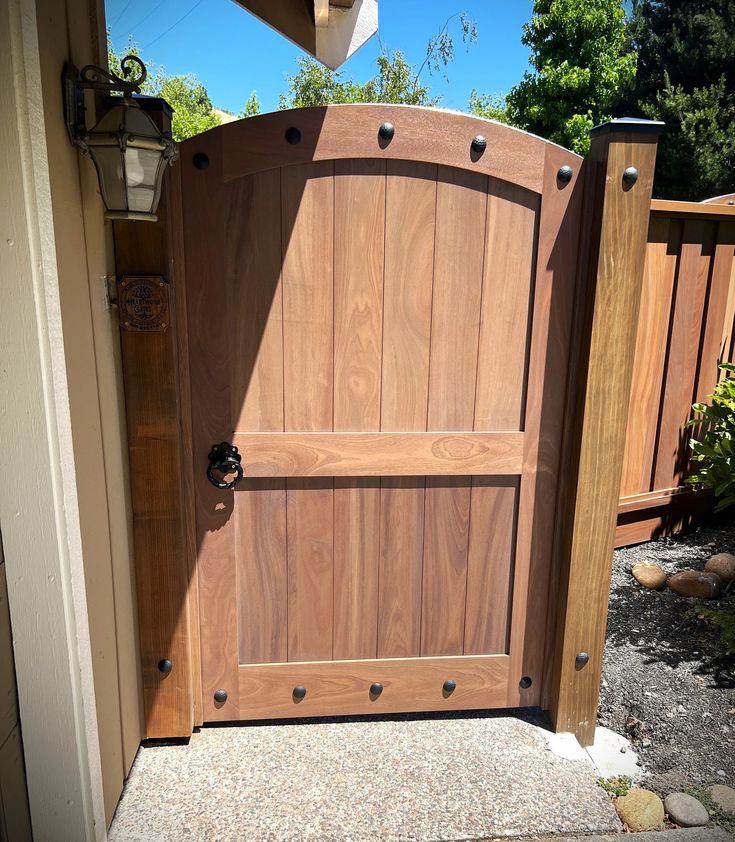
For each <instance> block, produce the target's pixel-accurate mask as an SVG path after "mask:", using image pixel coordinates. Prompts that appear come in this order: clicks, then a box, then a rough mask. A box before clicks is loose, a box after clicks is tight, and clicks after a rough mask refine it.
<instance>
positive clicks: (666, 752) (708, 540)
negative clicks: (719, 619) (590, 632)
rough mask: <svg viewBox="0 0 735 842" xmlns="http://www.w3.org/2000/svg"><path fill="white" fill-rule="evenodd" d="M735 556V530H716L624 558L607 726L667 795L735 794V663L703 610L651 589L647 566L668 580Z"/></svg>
mask: <svg viewBox="0 0 735 842" xmlns="http://www.w3.org/2000/svg"><path fill="white" fill-rule="evenodd" d="M717 552H731V553H735V527H729V528H726V529H722V528H720V529H715V528H708V529H703V530H701V531H698V532H696V533H694V534H692V535H686V536H677V537H676V538H673V539H671V538H664V539H661V540H659V541H651V542H649V543H647V544H640V545H638V546H636V547H628V548H626V549H623V550H618V551H617V552H616V553H615V561H614V568H613V578H612V587H611V592H610V614H609V619H608V626H607V643H606V646H605V660H604V667H603V683H602V694H601V698H600V711H599V724H601V725H606V726H607V727H609V728H612V729H613V730H614V731H617V732H619V733H621V734H626V735H627V736H628V737H629V738H630V739H631V740H632V741H633V743H634V744H635V746H636V748H637V750H638V751H639V753H640V758H641V761H642V763H643V767H644V770H645V773H646V777H645V778H644V785H646V786H648V787H649V788H651V789H653V790H654V791H656V792H658V793H659V794H661V795H666V794H667V793H669V792H672V791H673V790H677V789H684V788H686V787H689V786H693V785H697V784H711V783H724V784H728V785H729V786H735V657H734V656H732V655H730V656H727V655H725V654H724V650H723V648H722V644H721V643H720V640H719V631H718V629H717V628H715V627H713V626H712V625H710V624H708V623H707V622H706V621H703V620H700V619H698V618H697V616H696V613H695V612H694V611H693V608H694V604H695V603H694V600H692V599H684V598H682V597H679V596H676V594H674V593H673V592H672V591H670V590H669V589H668V588H664V589H663V590H662V591H650V590H647V589H646V588H642V587H641V586H640V585H639V584H638V583H637V582H636V581H635V580H634V579H633V577H632V575H631V573H630V570H631V568H632V566H633V565H634V564H636V563H637V562H639V561H652V562H656V563H658V564H660V565H661V566H662V567H663V568H664V570H666V572H667V573H669V574H671V573H677V572H679V571H680V570H685V569H687V568H693V569H699V570H701V569H702V568H703V567H704V564H705V562H706V561H707V559H708V558H709V557H710V555H712V554H713V553H717Z"/></svg>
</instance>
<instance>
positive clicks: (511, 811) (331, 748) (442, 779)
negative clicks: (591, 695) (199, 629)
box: [109, 716, 621, 842]
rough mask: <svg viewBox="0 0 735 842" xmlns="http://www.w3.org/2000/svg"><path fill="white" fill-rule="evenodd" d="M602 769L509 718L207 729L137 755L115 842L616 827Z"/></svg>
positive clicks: (430, 836) (425, 836)
mask: <svg viewBox="0 0 735 842" xmlns="http://www.w3.org/2000/svg"><path fill="white" fill-rule="evenodd" d="M595 781H596V772H595V771H594V769H593V767H592V766H591V764H590V763H589V762H587V761H585V760H569V759H564V758H562V757H558V756H557V755H555V754H553V753H552V752H551V751H549V750H548V749H547V747H546V738H545V732H544V731H543V730H541V729H540V728H538V727H536V726H535V725H533V724H531V723H530V722H525V721H522V720H520V719H515V718H510V717H493V716H460V717H453V718H441V719H436V718H431V719H421V718H402V719H381V720H372V721H347V722H345V721H340V722H326V723H325V722H321V723H320V722H316V723H308V724H295V723H294V724H276V725H273V724H267V725H248V726H242V727H227V728H204V729H202V731H201V732H200V733H198V734H195V735H194V736H193V737H192V739H191V742H190V744H189V745H188V746H157V747H144V748H142V749H141V751H140V753H139V755H138V758H137V760H136V762H135V765H134V767H133V771H132V774H131V776H130V780H129V781H128V784H127V787H126V790H125V793H124V796H123V798H122V801H121V802H120V805H119V807H118V811H117V815H116V817H115V820H114V822H113V826H112V830H111V833H110V837H109V838H110V840H111V842H184V840H196V842H214V840H217V842H229V841H230V840H233V842H234V840H237V841H238V842H245V841H246V840H259V842H260V840H274V841H275V840H325V841H326V840H330V842H332V840H334V842H336V840H376V839H380V840H422V842H425V840H468V839H482V838H490V837H495V838H499V837H517V836H532V835H539V836H541V835H548V834H558V835H561V834H566V835H576V834H589V833H600V834H601V833H607V832H610V831H619V830H620V829H621V827H620V823H619V821H618V819H617V817H616V815H615V811H614V809H613V807H612V805H611V804H610V802H609V800H608V798H607V796H606V795H605V793H604V792H603V791H602V790H601V789H600V788H599V787H597V786H596V783H595Z"/></svg>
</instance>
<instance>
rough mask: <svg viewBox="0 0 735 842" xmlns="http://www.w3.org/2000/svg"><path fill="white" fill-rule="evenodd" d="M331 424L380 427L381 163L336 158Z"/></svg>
mask: <svg viewBox="0 0 735 842" xmlns="http://www.w3.org/2000/svg"><path fill="white" fill-rule="evenodd" d="M334 193H335V195H334V203H335V204H334V225H335V230H334V429H335V430H343V431H350V430H360V431H366V430H379V429H380V380H381V364H382V353H383V257H384V252H385V163H384V162H383V161H337V162H336V163H335V183H334Z"/></svg>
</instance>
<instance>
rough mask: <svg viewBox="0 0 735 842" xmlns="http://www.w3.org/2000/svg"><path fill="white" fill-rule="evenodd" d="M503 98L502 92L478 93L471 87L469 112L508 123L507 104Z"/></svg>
mask: <svg viewBox="0 0 735 842" xmlns="http://www.w3.org/2000/svg"><path fill="white" fill-rule="evenodd" d="M505 99H506V98H505V97H504V96H503V95H502V94H479V93H478V92H477V91H476V90H474V89H473V90H472V91H470V101H469V109H470V113H471V114H475V115H476V116H477V117H484V118H485V119H486V120H497V121H498V122H499V123H509V122H510V118H509V117H508V104H507V103H506V101H505Z"/></svg>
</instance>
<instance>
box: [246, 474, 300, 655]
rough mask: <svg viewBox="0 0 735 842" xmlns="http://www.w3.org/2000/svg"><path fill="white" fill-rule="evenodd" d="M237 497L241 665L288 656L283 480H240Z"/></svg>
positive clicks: (284, 492)
mask: <svg viewBox="0 0 735 842" xmlns="http://www.w3.org/2000/svg"><path fill="white" fill-rule="evenodd" d="M235 497H236V521H235V541H236V547H237V550H236V553H237V590H238V630H239V658H238V662H239V663H240V664H266V663H280V662H283V661H286V660H288V639H287V634H286V630H287V624H288V590H287V581H288V571H287V561H286V489H285V485H284V482H283V480H248V479H245V480H243V481H242V482H241V483H240V485H239V486H238V493H237V494H236V495H235Z"/></svg>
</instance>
